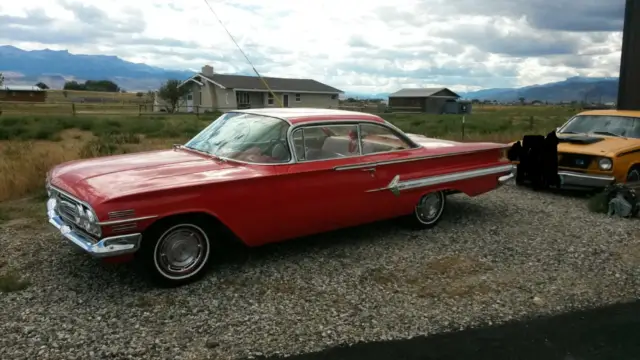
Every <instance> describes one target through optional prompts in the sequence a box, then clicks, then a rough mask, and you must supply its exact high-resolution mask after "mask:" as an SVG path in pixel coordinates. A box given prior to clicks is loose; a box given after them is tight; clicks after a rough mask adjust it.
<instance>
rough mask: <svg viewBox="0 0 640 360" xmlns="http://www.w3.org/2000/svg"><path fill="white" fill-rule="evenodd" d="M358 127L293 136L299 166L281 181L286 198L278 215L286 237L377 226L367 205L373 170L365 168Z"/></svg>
mask: <svg viewBox="0 0 640 360" xmlns="http://www.w3.org/2000/svg"><path fill="white" fill-rule="evenodd" d="M357 133H358V125H357V124H354V123H352V124H348V123H347V124H322V125H309V126H304V127H300V128H297V129H296V130H294V132H293V139H292V140H293V145H294V149H295V151H294V154H295V156H296V160H297V163H296V164H293V165H291V166H289V168H288V169H287V171H286V174H285V175H284V176H283V179H282V181H283V182H284V186H283V188H286V189H287V191H286V198H283V201H282V202H280V204H279V208H278V209H277V210H278V211H280V212H281V214H282V215H283V218H284V219H285V220H284V221H285V222H286V233H287V237H298V236H304V235H310V234H314V233H319V232H325V231H330V230H334V229H339V228H343V227H348V226H354V225H358V224H361V223H366V222H370V221H373V220H375V219H374V218H372V214H373V213H374V212H372V211H371V209H369V208H367V206H366V205H365V202H366V199H367V197H368V196H369V195H370V194H368V193H367V190H369V189H371V188H372V187H374V186H376V180H375V174H374V173H373V170H372V168H370V167H361V166H360V165H361V164H362V163H364V162H365V161H366V157H363V156H361V153H360V142H359V141H358V137H357Z"/></svg>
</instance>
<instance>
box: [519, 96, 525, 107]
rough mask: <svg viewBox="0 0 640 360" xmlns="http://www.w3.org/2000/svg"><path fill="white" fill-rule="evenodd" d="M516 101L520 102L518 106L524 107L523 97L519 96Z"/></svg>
mask: <svg viewBox="0 0 640 360" xmlns="http://www.w3.org/2000/svg"><path fill="white" fill-rule="evenodd" d="M518 100H520V104H521V105H524V97H522V96H521V97H519V98H518Z"/></svg>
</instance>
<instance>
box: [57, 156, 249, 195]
mask: <svg viewBox="0 0 640 360" xmlns="http://www.w3.org/2000/svg"><path fill="white" fill-rule="evenodd" d="M258 175H259V174H257V171H256V170H255V169H253V168H251V167H247V166H243V165H242V164H236V163H231V162H229V163H227V162H219V161H216V160H214V159H212V158H209V157H207V156H204V155H200V154H196V153H192V152H189V151H186V150H161V151H149V152H141V153H135V154H126V155H116V156H107V157H100V158H94V159H88V160H77V161H72V162H68V163H64V164H61V165H58V166H57V167H55V168H54V169H53V170H52V171H51V173H50V181H51V185H53V186H55V187H57V188H60V189H62V190H64V191H67V192H69V193H70V194H72V195H75V196H77V197H79V198H81V199H83V200H86V201H89V202H93V201H99V202H104V201H108V200H111V199H114V198H118V197H122V196H126V195H131V194H135V193H139V192H150V191H156V190H163V189H170V188H178V187H182V186H187V185H192V184H203V183H211V182H220V181H225V180H229V179H238V178H246V177H252V176H258Z"/></svg>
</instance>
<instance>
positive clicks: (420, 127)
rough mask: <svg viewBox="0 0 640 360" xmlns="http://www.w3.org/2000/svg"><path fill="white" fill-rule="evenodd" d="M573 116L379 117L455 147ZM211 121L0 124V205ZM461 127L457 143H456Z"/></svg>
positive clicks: (498, 111) (513, 111) (9, 120)
mask: <svg viewBox="0 0 640 360" xmlns="http://www.w3.org/2000/svg"><path fill="white" fill-rule="evenodd" d="M575 111H576V110H573V109H569V108H563V107H489V106H487V107H476V109H475V113H474V114H472V115H467V116H466V118H465V123H464V124H463V123H462V116H459V115H421V114H384V117H385V118H386V119H387V120H389V121H390V122H392V123H394V124H395V125H397V126H399V127H400V128H401V129H403V130H404V131H406V132H410V133H417V134H425V135H427V136H431V137H437V138H444V139H453V140H463V141H495V142H509V141H513V140H516V139H519V138H521V137H522V135H524V134H527V133H536V134H539V133H547V132H549V131H551V130H553V129H554V128H555V127H557V126H559V125H561V124H562V123H563V122H564V121H565V120H566V119H567V118H568V117H569V116H570V115H572V114H573V113H574V112H575ZM217 116H218V114H216V113H212V114H207V115H200V116H199V117H196V116H193V115H155V116H136V115H127V114H119V115H104V114H102V113H99V114H93V115H87V114H85V115H77V116H71V115H64V114H55V113H53V114H48V115H46V114H42V115H38V114H35V115H20V114H13V115H12V114H8V115H3V116H1V117H0V154H1V155H2V156H0V201H3V200H8V199H13V198H18V197H22V196H25V195H28V194H30V193H32V192H33V191H38V190H41V189H42V185H43V181H44V177H45V173H46V171H47V170H48V169H49V168H51V167H52V166H54V165H56V164H59V163H61V162H64V161H68V160H74V159H78V158H87V157H94V156H103V155H109V154H117V153H125V152H133V151H142V150H147V149H158V148H166V147H169V146H170V145H171V144H173V143H177V142H184V141H185V140H186V139H188V138H190V137H191V136H193V135H195V134H196V133H197V132H198V131H199V130H200V129H202V128H203V127H205V126H206V125H208V124H209V123H210V122H211V121H212V120H214V119H215V118H216V117H217ZM463 126H464V136H463Z"/></svg>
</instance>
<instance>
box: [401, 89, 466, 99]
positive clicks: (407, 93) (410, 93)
mask: <svg viewBox="0 0 640 360" xmlns="http://www.w3.org/2000/svg"><path fill="white" fill-rule="evenodd" d="M442 90H447V91H450V92H452V93H454V92H453V91H451V90H449V89H447V88H443V87H441V88H419V89H415V88H412V89H400V90H398V91H396V92H394V93H392V94H389V97H429V96H432V95H434V94H436V93H438V92H440V91H442ZM454 94H455V93H454ZM456 96H458V94H456ZM458 97H459V96H458Z"/></svg>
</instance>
